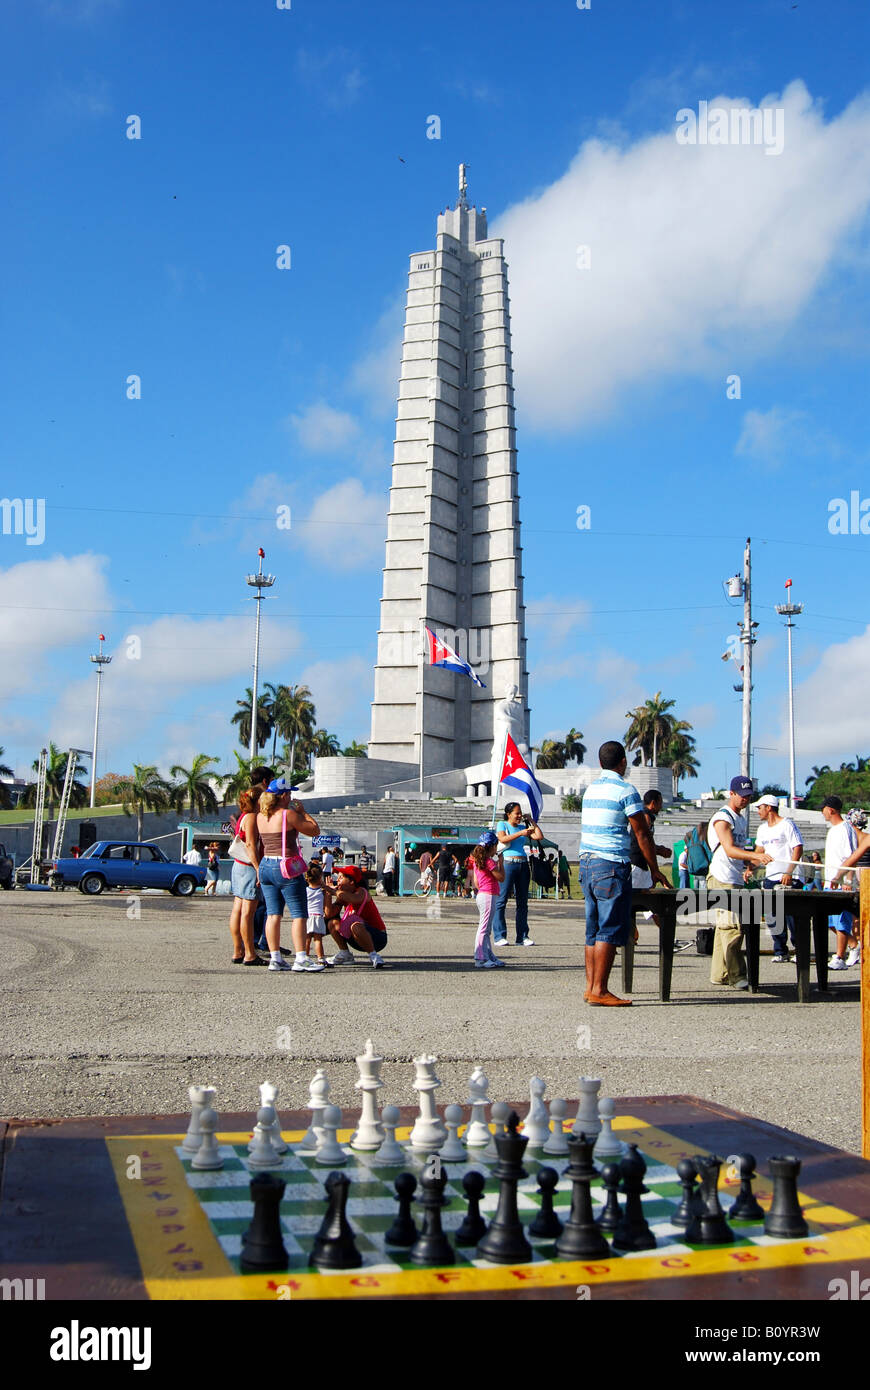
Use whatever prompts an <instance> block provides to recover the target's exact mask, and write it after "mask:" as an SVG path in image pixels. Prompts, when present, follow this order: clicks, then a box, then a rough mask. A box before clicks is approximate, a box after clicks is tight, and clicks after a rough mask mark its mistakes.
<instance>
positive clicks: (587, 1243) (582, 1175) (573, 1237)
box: [556, 1134, 610, 1260]
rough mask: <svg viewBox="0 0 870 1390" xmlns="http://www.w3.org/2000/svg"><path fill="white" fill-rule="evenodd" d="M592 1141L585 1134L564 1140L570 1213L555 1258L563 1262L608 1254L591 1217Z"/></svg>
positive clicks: (593, 1171)
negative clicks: (557, 1257) (569, 1181)
mask: <svg viewBox="0 0 870 1390" xmlns="http://www.w3.org/2000/svg"><path fill="white" fill-rule="evenodd" d="M594 1145H595V1140H594V1138H592V1139H587V1138H586V1135H585V1134H581V1135H579V1136H578V1137H576V1138H575V1137H574V1136H573V1135H572V1136H571V1137H569V1139H568V1152H569V1154H570V1155H571V1160H570V1162H569V1164H568V1167H567V1168H566V1169H565V1176H566V1177H567V1178H570V1179H571V1211H570V1214H569V1216H568V1220H567V1222H566V1223H565V1229H564V1231H563V1232H562V1234H561V1235H560V1237H559V1239H558V1240H557V1241H556V1254H557V1255H560V1256H561V1257H562V1259H563V1260H595V1259H599V1258H601V1257H602V1256H604V1255H609V1254H610V1246H609V1245H608V1244H607V1241H606V1240H605V1239H604V1236H603V1235H602V1234H601V1228H600V1227H599V1225H598V1223H597V1222H596V1220H595V1218H594V1216H593V1215H592V1191H591V1188H592V1179H593V1178H597V1177H598V1169H597V1168H596V1167H595V1164H594V1163H593V1162H592V1150H593V1148H594Z"/></svg>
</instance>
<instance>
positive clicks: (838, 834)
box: [822, 796, 859, 970]
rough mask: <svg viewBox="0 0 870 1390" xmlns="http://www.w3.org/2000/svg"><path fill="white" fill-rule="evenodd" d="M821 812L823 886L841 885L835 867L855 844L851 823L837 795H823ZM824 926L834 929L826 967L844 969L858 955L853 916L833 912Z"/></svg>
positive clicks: (838, 867)
mask: <svg viewBox="0 0 870 1390" xmlns="http://www.w3.org/2000/svg"><path fill="white" fill-rule="evenodd" d="M822 815H823V816H824V818H825V820H826V821H827V822H828V833H827V835H826V836H825V874H824V877H825V888H842V886H843V885H842V884H841V883H840V882H839V881H838V878H837V871H838V869H841V868H842V867H843V861H844V860H845V859H848V858H849V856H850V855H852V854H854V852H855V850H856V849H857V848H858V836H857V835H856V834H855V827H854V826H853V825H850V823H849V821H847V820H844V819H843V803H842V801H841V800H840V798H839V797H838V796H826V797H825V799H824V801H823V802H822ZM828 926H829V927H830V929H831V931H833V932H836V933H837V950H836V953H835V954H834V955H833V956H831V959H830V960H829V961H828V969H829V970H846V969H847V968H848V966H849V965H850V964H855V962H856V961H857V959H858V951H859V947H858V933H857V931H856V928H855V918H854V917H853V916H852V913H851V912H839V913H835V914H832V916H830V917H829V918H828ZM847 951H848V952H849V956H848V957H847V955H846V952H847Z"/></svg>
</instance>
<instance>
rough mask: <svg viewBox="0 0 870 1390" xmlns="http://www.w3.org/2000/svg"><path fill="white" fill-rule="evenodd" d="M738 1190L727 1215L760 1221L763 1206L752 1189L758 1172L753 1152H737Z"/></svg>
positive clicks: (742, 1219) (736, 1218)
mask: <svg viewBox="0 0 870 1390" xmlns="http://www.w3.org/2000/svg"><path fill="white" fill-rule="evenodd" d="M737 1162H738V1164H739V1173H740V1191H739V1192H738V1194H737V1196H736V1198H735V1199H734V1203H733V1205H732V1207H731V1210H730V1211H729V1213H728V1215H729V1217H730V1218H731V1220H732V1221H761V1220H762V1218H763V1216H764V1207H763V1206H762V1205H761V1203H760V1202H759V1200H758V1198H757V1197H756V1195H755V1193H754V1192H753V1191H752V1183H753V1180H754V1179H755V1178H757V1177H758V1174H757V1173H756V1171H755V1155H754V1154H738V1156H737Z"/></svg>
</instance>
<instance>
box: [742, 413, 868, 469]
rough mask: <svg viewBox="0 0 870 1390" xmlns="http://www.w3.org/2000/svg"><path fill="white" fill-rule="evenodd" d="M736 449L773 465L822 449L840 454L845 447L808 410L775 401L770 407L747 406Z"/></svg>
mask: <svg viewBox="0 0 870 1390" xmlns="http://www.w3.org/2000/svg"><path fill="white" fill-rule="evenodd" d="M734 452H735V454H737V455H742V456H743V457H746V458H749V459H751V460H752V461H753V462H754V463H760V464H762V465H763V466H764V467H765V468H771V469H773V468H781V467H782V466H783V464H786V463H794V462H795V461H796V460H797V459H799V458H800V459H804V458H808V457H810V456H814V455H817V454H819V453H822V452H824V453H825V454H827V455H828V457H831V458H837V457H839V456H840V455H841V454H842V448H841V446H840V445H839V444H838V443H837V441H836V440H835V439H833V438H832V437H831V436H830V435H827V434H825V433H824V432H823V431H821V430H818V429H816V428H815V426H814V425H813V421H812V417H811V416H809V415H808V414H807V412H806V411H805V410H786V409H784V408H783V407H781V406H778V405H774V406H772V407H771V408H770V410H747V412H746V414H745V415H744V417H743V426H742V428H741V431H740V438H739V439H738V440H737V443H736V445H735V446H734Z"/></svg>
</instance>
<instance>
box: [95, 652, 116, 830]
mask: <svg viewBox="0 0 870 1390" xmlns="http://www.w3.org/2000/svg"><path fill="white" fill-rule="evenodd" d="M105 640H106V639H105V636H104V635H103V633H102V632H101V633H100V650H99V652H98V653H97V655H96V656H92V657H91V661H92V662H93V663H94V665H95V666H96V668H97V703H96V708H95V710H94V747H93V751H92V753H91V808H92V809H93V806H94V797H95V796H96V787H97V742H98V739H99V734H100V690H101V687H102V684H103V667H104V666H109V665H110V664H111V661H112V658H111V657H110V656H107V655H106V654H105V652H104V651H103V643H104V642H105Z"/></svg>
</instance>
